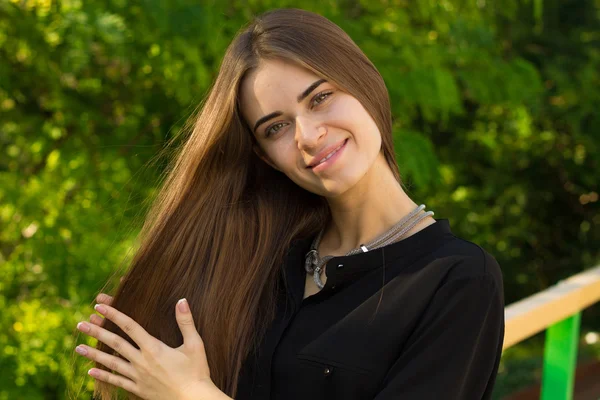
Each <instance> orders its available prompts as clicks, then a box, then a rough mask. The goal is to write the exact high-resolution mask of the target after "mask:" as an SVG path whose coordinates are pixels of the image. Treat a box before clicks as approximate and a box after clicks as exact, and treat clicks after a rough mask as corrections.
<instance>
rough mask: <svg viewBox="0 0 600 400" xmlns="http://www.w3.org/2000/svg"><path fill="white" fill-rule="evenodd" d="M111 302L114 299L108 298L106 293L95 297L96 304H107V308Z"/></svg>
mask: <svg viewBox="0 0 600 400" xmlns="http://www.w3.org/2000/svg"><path fill="white" fill-rule="evenodd" d="M113 300H114V299H113V298H112V296H109V295H107V294H106V293H100V294H99V295H98V296H96V302H98V303H102V304H108V305H109V306H110V305H111V304H112V302H113Z"/></svg>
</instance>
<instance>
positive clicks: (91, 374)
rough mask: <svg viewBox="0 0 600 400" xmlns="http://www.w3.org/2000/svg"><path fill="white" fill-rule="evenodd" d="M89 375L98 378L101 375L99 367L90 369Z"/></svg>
mask: <svg viewBox="0 0 600 400" xmlns="http://www.w3.org/2000/svg"><path fill="white" fill-rule="evenodd" d="M88 375H90V376H93V377H94V378H98V377H99V376H100V373H99V372H98V370H97V369H95V368H92V369H90V370H89V371H88Z"/></svg>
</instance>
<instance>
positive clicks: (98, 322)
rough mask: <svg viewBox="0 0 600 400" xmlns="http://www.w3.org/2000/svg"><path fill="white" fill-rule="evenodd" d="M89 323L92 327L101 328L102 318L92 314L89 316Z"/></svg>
mask: <svg viewBox="0 0 600 400" xmlns="http://www.w3.org/2000/svg"><path fill="white" fill-rule="evenodd" d="M90 322H91V323H92V324H94V325H98V326H103V325H104V318H102V317H101V316H99V315H97V314H92V315H90Z"/></svg>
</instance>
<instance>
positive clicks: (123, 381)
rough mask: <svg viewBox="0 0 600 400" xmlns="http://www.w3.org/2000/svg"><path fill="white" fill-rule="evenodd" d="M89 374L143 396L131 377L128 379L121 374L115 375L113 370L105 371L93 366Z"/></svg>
mask: <svg viewBox="0 0 600 400" xmlns="http://www.w3.org/2000/svg"><path fill="white" fill-rule="evenodd" d="M88 374H89V375H90V376H91V377H93V378H96V379H98V380H99V381H103V382H106V383H108V384H110V385H113V386H118V387H120V388H123V389H125V390H127V391H128V392H130V393H133V394H135V395H136V396H138V397H143V396H142V394H141V393H140V390H139V388H138V386H137V385H136V384H135V382H133V381H132V380H131V379H127V378H125V377H123V376H120V375H115V374H113V373H112V372H108V371H104V370H102V369H98V368H92V369H90V370H89V371H88Z"/></svg>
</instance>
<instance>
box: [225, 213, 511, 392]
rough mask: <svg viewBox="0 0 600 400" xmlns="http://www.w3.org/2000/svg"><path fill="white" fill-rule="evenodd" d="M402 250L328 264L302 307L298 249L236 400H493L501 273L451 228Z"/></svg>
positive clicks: (424, 235)
mask: <svg viewBox="0 0 600 400" xmlns="http://www.w3.org/2000/svg"><path fill="white" fill-rule="evenodd" d="M436 221H437V222H436V223H434V224H432V225H429V226H427V227H425V228H424V229H422V230H421V231H419V232H417V233H416V234H414V235H412V236H410V237H408V238H406V239H403V240H401V241H399V242H396V243H393V244H390V245H387V246H384V247H382V248H379V249H375V250H371V251H368V252H366V253H360V254H355V255H352V256H341V257H334V258H332V259H331V260H329V262H328V263H327V269H326V275H327V281H326V283H325V287H324V288H323V289H322V290H321V291H319V292H318V293H316V294H314V295H311V296H309V297H307V298H306V299H304V300H303V296H304V284H305V278H306V272H305V271H304V256H305V254H306V253H307V252H308V250H309V247H310V244H311V242H312V238H307V239H302V240H297V241H295V242H293V244H292V246H291V248H290V250H289V252H288V254H287V258H286V262H285V264H284V265H283V269H282V272H283V274H282V276H283V278H282V279H283V281H284V282H285V284H286V287H287V290H285V291H282V294H281V296H280V298H279V303H278V311H277V316H276V318H275V320H274V321H273V323H272V324H271V326H270V328H269V330H268V331H267V334H266V335H265V337H264V339H263V341H262V344H261V345H260V347H259V348H258V349H257V351H255V352H252V353H251V355H250V356H249V357H248V358H247V359H246V361H245V363H244V366H243V368H242V373H241V375H240V382H239V385H238V394H237V396H236V399H237V400H246V399H253V400H254V399H261V400H262V399H265V400H267V399H273V400H294V399H302V400H309V399H310V400H319V399H344V400H358V399H361V400H363V399H365V400H366V399H375V400H391V399H403V400H427V399H432V400H433V399H435V400H438V399H448V400H450V399H457V400H458V399H461V400H464V399H467V400H476V399H477V400H479V399H490V398H491V396H492V388H493V386H494V382H495V380H496V375H497V372H498V365H499V363H500V356H501V353H502V344H503V339H504V291H503V282H502V271H501V270H500V267H499V265H498V263H497V262H496V260H495V259H494V257H492V256H491V255H490V254H489V253H487V252H486V251H485V250H483V249H482V248H481V247H479V246H478V245H476V244H474V243H471V242H468V241H466V240H463V239H461V238H458V237H456V236H454V235H453V234H452V232H451V230H450V225H449V222H448V220H447V219H439V220H436Z"/></svg>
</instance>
